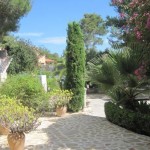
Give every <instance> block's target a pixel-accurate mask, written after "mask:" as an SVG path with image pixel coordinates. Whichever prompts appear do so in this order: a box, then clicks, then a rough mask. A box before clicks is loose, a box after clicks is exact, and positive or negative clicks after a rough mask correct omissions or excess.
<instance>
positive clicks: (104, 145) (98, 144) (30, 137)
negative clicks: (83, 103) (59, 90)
mask: <svg viewBox="0 0 150 150" xmlns="http://www.w3.org/2000/svg"><path fill="white" fill-rule="evenodd" d="M87 101H88V102H89V106H88V108H86V109H85V112H80V113H76V114H67V115H66V116H64V117H61V118H59V117H43V118H40V120H41V125H40V126H39V127H38V128H37V129H36V130H35V131H32V132H30V133H29V134H27V135H26V148H25V150H150V137H148V136H144V135H140V134H136V133H133V132H131V131H128V130H126V129H123V128H121V127H118V126H116V125H114V124H112V123H110V122H108V121H107V120H106V119H105V114H104V108H103V105H104V103H105V102H106V101H107V98H106V97H105V96H104V95H89V96H88V97H87ZM0 150H8V146H7V141H6V136H0Z"/></svg>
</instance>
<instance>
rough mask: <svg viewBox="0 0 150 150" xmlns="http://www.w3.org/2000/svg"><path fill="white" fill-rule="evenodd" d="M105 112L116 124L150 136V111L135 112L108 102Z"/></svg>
mask: <svg viewBox="0 0 150 150" xmlns="http://www.w3.org/2000/svg"><path fill="white" fill-rule="evenodd" d="M141 107H143V106H141ZM144 107H145V106H144ZM146 107H147V105H146ZM105 114H106V118H107V119H108V120H109V121H110V122H112V123H114V124H117V125H119V126H121V127H124V128H126V129H129V130H132V131H134V132H137V133H140V134H145V135H148V136H150V113H144V114H143V113H141V112H134V111H131V110H129V109H125V108H122V107H119V106H118V105H116V104H114V103H112V102H107V103H105Z"/></svg>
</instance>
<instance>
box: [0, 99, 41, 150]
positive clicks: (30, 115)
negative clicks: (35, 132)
mask: <svg viewBox="0 0 150 150" xmlns="http://www.w3.org/2000/svg"><path fill="white" fill-rule="evenodd" d="M0 101H1V102H2V105H1V106H0V124H1V126H3V127H6V128H8V129H9V130H10V132H9V134H8V136H7V140H8V145H9V147H10V150H24V145H25V133H27V132H29V131H31V130H32V129H34V128H36V127H37V126H38V123H37V118H38V117H37V116H36V115H35V111H34V110H33V109H29V108H28V107H24V106H23V105H22V104H21V103H19V102H17V101H16V100H14V99H10V98H4V99H3V101H2V98H1V99H0Z"/></svg>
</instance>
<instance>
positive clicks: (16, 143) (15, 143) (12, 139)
mask: <svg viewBox="0 0 150 150" xmlns="http://www.w3.org/2000/svg"><path fill="white" fill-rule="evenodd" d="M7 140H8V145H9V148H10V150H24V145H25V134H24V133H18V132H16V133H10V134H8V136H7Z"/></svg>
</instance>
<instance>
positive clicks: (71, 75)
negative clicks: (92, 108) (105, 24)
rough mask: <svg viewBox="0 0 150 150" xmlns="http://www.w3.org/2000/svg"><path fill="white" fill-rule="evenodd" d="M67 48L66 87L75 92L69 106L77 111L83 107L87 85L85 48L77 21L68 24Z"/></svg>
mask: <svg viewBox="0 0 150 150" xmlns="http://www.w3.org/2000/svg"><path fill="white" fill-rule="evenodd" d="M67 34H68V39H67V48H66V89H69V90H71V91H72V92H73V98H72V100H71V101H70V103H69V105H68V107H69V110H71V111H73V112H77V111H79V110H80V109H82V108H83V103H84V90H85V89H84V86H85V79H84V76H85V49H84V39H83V34H82V31H81V28H80V25H79V24H78V23H76V22H72V23H69V24H68V32H67Z"/></svg>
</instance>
